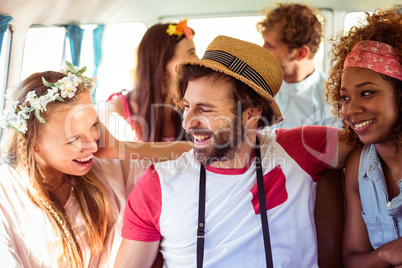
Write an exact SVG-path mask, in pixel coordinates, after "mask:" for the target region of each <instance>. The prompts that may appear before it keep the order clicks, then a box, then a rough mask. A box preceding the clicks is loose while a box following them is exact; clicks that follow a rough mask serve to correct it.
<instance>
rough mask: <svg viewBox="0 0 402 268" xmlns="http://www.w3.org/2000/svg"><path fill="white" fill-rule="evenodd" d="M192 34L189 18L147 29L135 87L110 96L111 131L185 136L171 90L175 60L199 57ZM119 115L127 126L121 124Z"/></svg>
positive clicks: (137, 137)
mask: <svg viewBox="0 0 402 268" xmlns="http://www.w3.org/2000/svg"><path fill="white" fill-rule="evenodd" d="M193 36H194V31H193V29H191V28H190V27H188V26H187V20H182V21H180V22H179V23H177V24H168V23H167V24H156V25H154V26H152V27H151V28H149V29H148V30H147V32H146V33H145V35H144V36H143V38H142V40H141V42H140V44H139V47H138V51H137V61H138V62H137V67H136V75H135V86H134V89H133V90H131V91H129V92H127V91H122V92H119V93H115V94H112V95H111V96H110V97H109V98H108V100H107V102H108V105H107V108H106V118H105V125H106V126H107V127H108V129H109V130H110V131H111V132H112V134H114V135H115V136H116V137H118V138H119V139H120V140H129V141H155V142H158V141H173V140H176V139H183V136H184V131H182V128H181V119H180V116H179V114H177V113H175V112H174V111H175V110H174V106H173V105H172V103H171V101H170V100H169V99H168V93H169V86H170V83H171V81H172V80H173V78H174V76H175V66H176V64H177V63H178V62H179V61H182V60H194V59H198V57H197V55H196V54H195V45H194V42H193ZM116 116H118V117H117V118H116ZM119 117H120V118H122V119H124V120H125V121H126V122H127V124H128V126H127V125H126V124H123V125H124V127H123V128H121V127H120V124H121V123H119V122H122V121H123V120H120V121H119V120H118V119H119ZM123 122H124V121H123ZM127 130H129V131H127ZM116 132H122V133H116Z"/></svg>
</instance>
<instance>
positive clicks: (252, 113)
mask: <svg viewBox="0 0 402 268" xmlns="http://www.w3.org/2000/svg"><path fill="white" fill-rule="evenodd" d="M261 113H262V109H261V107H252V108H248V109H247V110H246V111H244V113H243V122H247V123H248V124H251V123H257V124H258V120H260V117H261Z"/></svg>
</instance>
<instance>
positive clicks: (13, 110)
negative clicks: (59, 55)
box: [0, 61, 94, 133]
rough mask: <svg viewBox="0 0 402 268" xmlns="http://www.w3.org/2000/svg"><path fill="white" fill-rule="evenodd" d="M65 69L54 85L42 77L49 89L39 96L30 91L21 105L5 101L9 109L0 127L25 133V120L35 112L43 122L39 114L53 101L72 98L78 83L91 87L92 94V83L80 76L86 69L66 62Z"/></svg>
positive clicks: (5, 111) (2, 118) (3, 115)
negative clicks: (64, 75) (62, 75)
mask: <svg viewBox="0 0 402 268" xmlns="http://www.w3.org/2000/svg"><path fill="white" fill-rule="evenodd" d="M66 65H67V67H66V68H64V69H62V70H61V71H60V72H61V73H64V74H66V75H67V76H66V77H63V78H61V79H59V80H58V81H57V82H56V83H49V82H48V81H46V79H45V78H44V77H42V81H43V84H44V85H45V86H47V87H49V88H50V89H48V90H47V91H46V92H45V93H43V94H42V95H40V96H37V95H36V91H35V90H31V91H29V92H28V94H27V95H26V97H25V102H23V103H21V104H25V105H21V104H20V102H19V101H11V102H10V101H7V103H8V104H10V107H8V108H6V109H4V111H3V114H2V115H0V125H1V126H2V127H3V128H14V129H15V130H16V131H17V132H19V133H26V131H27V130H28V129H27V120H28V119H29V118H30V117H31V113H32V112H33V111H35V116H36V118H37V119H38V120H39V122H41V123H45V120H44V119H43V118H42V117H41V116H40V113H41V112H43V111H46V106H47V104H48V103H50V102H54V101H55V100H58V101H64V99H65V98H72V97H73V96H74V94H75V92H76V91H77V86H78V85H79V84H80V83H84V84H88V85H89V86H90V87H91V90H90V94H91V95H92V93H93V88H94V82H93V81H92V79H90V78H88V77H85V76H82V74H83V73H84V72H85V70H86V69H87V68H86V67H83V68H81V69H79V68H78V67H75V66H73V65H72V64H71V63H70V62H67V61H66ZM7 97H10V92H7Z"/></svg>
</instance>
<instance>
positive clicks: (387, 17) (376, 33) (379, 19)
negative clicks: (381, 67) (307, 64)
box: [326, 9, 402, 150]
mask: <svg viewBox="0 0 402 268" xmlns="http://www.w3.org/2000/svg"><path fill="white" fill-rule="evenodd" d="M366 19H367V23H364V24H363V22H360V24H359V25H358V26H354V27H352V28H351V29H350V31H349V32H347V33H344V34H342V33H340V34H338V36H337V37H336V39H338V42H335V43H334V45H333V47H332V53H333V56H332V57H333V62H332V68H331V70H330V74H329V77H328V81H327V84H326V89H327V100H328V102H329V103H330V104H331V105H332V106H333V110H332V113H333V114H334V115H336V116H337V117H339V118H342V113H341V112H342V102H341V100H340V93H339V89H340V87H341V77H342V70H343V63H344V61H345V58H346V56H347V55H348V54H349V53H350V52H351V50H352V48H353V47H354V46H355V45H356V44H357V43H358V42H359V41H361V40H372V41H379V42H382V43H386V44H388V45H390V46H392V47H394V48H395V49H396V53H397V55H398V56H399V61H400V62H401V63H402V42H401V40H402V15H401V14H399V13H398V12H397V11H396V10H395V9H391V10H386V11H383V10H378V11H377V12H375V13H374V14H373V15H370V14H369V13H366ZM336 39H335V40H333V41H336ZM382 77H383V79H384V80H387V81H389V82H391V84H392V85H393V86H394V89H395V103H396V107H397V108H398V110H399V119H398V123H397V124H396V126H395V130H394V133H395V134H394V137H393V139H392V143H393V144H394V145H395V147H396V148H397V150H398V149H399V146H400V145H401V140H402V131H401V130H402V117H401V113H402V81H400V80H397V79H395V78H391V77H388V76H386V75H382ZM342 123H343V128H345V129H346V138H347V141H348V142H349V143H350V144H353V145H355V147H360V146H361V145H362V143H361V141H360V140H359V137H358V135H357V134H356V133H355V131H354V130H353V129H352V128H351V127H350V126H349V125H348V124H347V123H346V122H345V119H344V118H342Z"/></svg>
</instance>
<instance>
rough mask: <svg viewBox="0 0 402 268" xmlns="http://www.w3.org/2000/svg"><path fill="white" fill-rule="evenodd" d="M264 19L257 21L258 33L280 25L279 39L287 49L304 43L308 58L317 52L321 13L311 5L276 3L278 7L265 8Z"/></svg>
mask: <svg viewBox="0 0 402 268" xmlns="http://www.w3.org/2000/svg"><path fill="white" fill-rule="evenodd" d="M264 13H265V18H264V20H262V21H260V22H258V23H257V30H258V31H259V32H260V33H264V32H266V31H270V30H271V28H274V27H278V26H280V27H282V30H281V31H280V37H279V38H280V40H281V41H282V42H283V43H284V44H287V45H288V46H289V49H295V48H300V47H301V46H303V45H306V46H308V47H309V49H310V56H309V57H310V58H311V59H312V58H314V55H315V54H316V53H317V51H318V49H319V47H320V43H321V38H322V35H323V29H322V24H321V23H320V21H319V19H321V20H323V19H322V15H321V13H320V12H319V11H318V10H317V9H316V8H313V7H308V6H306V5H302V4H294V3H278V7H276V8H274V9H271V10H265V11H264Z"/></svg>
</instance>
